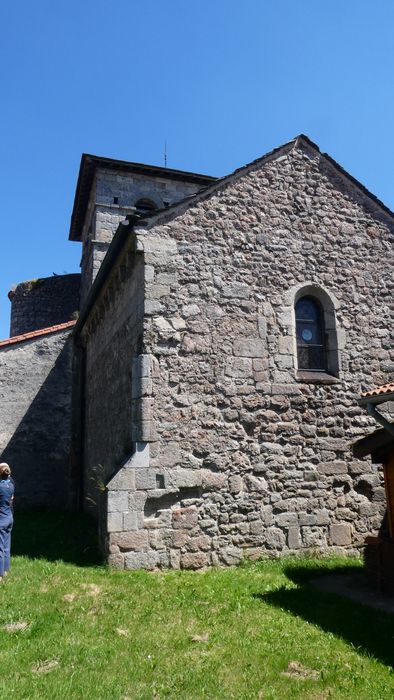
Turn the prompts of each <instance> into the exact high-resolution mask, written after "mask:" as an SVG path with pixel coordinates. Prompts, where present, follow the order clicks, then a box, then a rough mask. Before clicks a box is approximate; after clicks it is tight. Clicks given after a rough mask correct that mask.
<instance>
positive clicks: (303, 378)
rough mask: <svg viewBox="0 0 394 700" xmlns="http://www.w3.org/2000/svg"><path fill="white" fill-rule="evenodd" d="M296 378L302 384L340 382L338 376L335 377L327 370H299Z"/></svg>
mask: <svg viewBox="0 0 394 700" xmlns="http://www.w3.org/2000/svg"><path fill="white" fill-rule="evenodd" d="M296 379H297V381H298V382H301V383H302V384H340V380H339V379H338V377H334V376H333V375H332V374H328V373H327V372H310V371H308V370H299V371H298V372H296Z"/></svg>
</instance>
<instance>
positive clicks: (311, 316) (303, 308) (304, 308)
mask: <svg viewBox="0 0 394 700" xmlns="http://www.w3.org/2000/svg"><path fill="white" fill-rule="evenodd" d="M318 317H319V308H318V307H317V304H316V302H315V301H314V300H313V299H310V298H308V297H304V298H303V299H300V300H299V301H298V302H297V305H296V318H297V319H300V321H301V320H303V321H317V320H318Z"/></svg>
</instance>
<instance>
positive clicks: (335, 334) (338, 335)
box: [280, 282, 345, 382]
mask: <svg viewBox="0 0 394 700" xmlns="http://www.w3.org/2000/svg"><path fill="white" fill-rule="evenodd" d="M285 304H286V306H285V308H284V310H283V313H282V314H281V320H282V323H281V324H280V325H281V326H282V328H281V331H282V333H283V335H285V336H287V338H288V340H287V341H284V340H282V344H281V345H282V347H284V348H286V347H287V348H288V351H289V352H292V356H293V361H292V363H291V364H292V366H294V370H295V374H296V378H297V379H299V380H300V381H322V382H324V381H330V380H331V381H335V380H336V378H338V377H339V374H340V369H341V351H342V350H343V348H344V343H345V334H344V331H343V330H342V329H341V328H339V325H338V321H337V311H338V309H339V302H338V300H337V299H336V298H335V296H334V295H333V294H332V293H331V292H328V291H327V290H326V289H324V288H323V287H322V286H321V285H320V284H317V283H315V282H304V283H301V284H298V285H296V286H295V287H293V288H292V289H290V290H289V291H288V292H287V294H286V297H285ZM303 331H304V334H303ZM308 331H309V332H308ZM302 334H303V335H304V337H303V338H302ZM314 341H315V342H314Z"/></svg>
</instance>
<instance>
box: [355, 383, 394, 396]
mask: <svg viewBox="0 0 394 700" xmlns="http://www.w3.org/2000/svg"><path fill="white" fill-rule="evenodd" d="M393 393H394V382H390V383H389V384H382V386H377V387H375V389H370V391H364V392H363V393H362V394H361V398H362V399H367V398H368V397H369V396H371V397H373V396H384V395H385V394H393Z"/></svg>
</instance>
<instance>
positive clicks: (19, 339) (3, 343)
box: [0, 321, 76, 348]
mask: <svg viewBox="0 0 394 700" xmlns="http://www.w3.org/2000/svg"><path fill="white" fill-rule="evenodd" d="M75 325H76V321H67V322H66V323H58V324H57V325H56V326H48V327H47V328H40V329H38V330H36V331H29V332H28V333H22V334H21V335H14V336H12V337H11V338H6V339H5V340H0V348H4V347H8V346H9V345H15V344H16V343H23V342H24V341H26V340H32V339H34V338H39V337H41V336H44V335H49V334H50V333H59V332H60V331H66V330H68V329H71V328H73V326H75Z"/></svg>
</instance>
